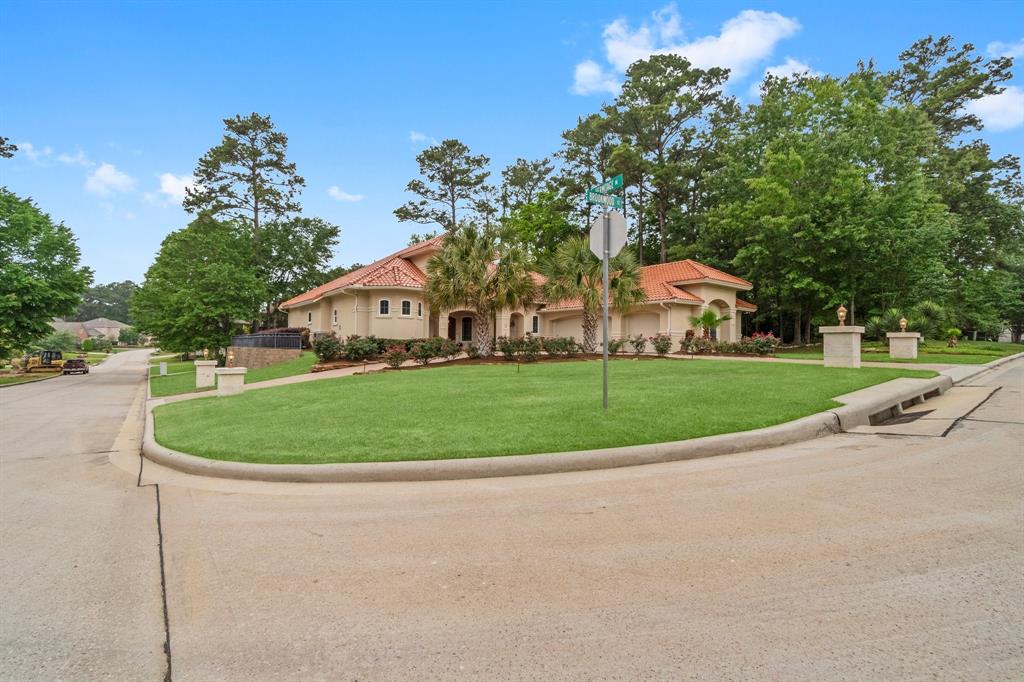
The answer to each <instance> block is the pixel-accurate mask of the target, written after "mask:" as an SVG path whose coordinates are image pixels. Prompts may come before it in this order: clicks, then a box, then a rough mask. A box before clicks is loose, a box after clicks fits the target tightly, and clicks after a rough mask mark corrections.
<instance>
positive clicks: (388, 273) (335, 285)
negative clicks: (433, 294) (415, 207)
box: [281, 234, 444, 308]
mask: <svg viewBox="0 0 1024 682" xmlns="http://www.w3.org/2000/svg"><path fill="white" fill-rule="evenodd" d="M443 241H444V235H443V234H440V235H438V236H436V237H434V238H433V239H428V240H426V241H424V242H420V243H419V244H413V245H412V246H407V247H405V248H404V249H402V250H401V251H396V252H395V253H393V254H391V255H390V256H386V257H384V258H381V259H380V260H378V261H375V262H373V263H370V264H369V265H367V266H365V267H362V268H359V269H358V270H353V271H352V272H350V273H348V274H345V275H342V276H341V277H338V278H337V279H333V280H331V281H330V282H327V283H326V284H321V285H320V286H318V287H315V288H313V289H310V290H309V291H307V292H305V293H303V294H299V295H298V296H295V297H294V298H290V299H288V300H287V301H285V302H284V303H282V304H281V307H282V308H288V307H289V306H293V305H298V304H300V303H308V302H310V301H315V300H317V299H318V298H320V297H321V296H323V295H324V294H326V293H327V292H329V291H334V290H336V289H340V288H342V287H351V286H366V287H410V288H418V289H421V288H423V286H424V285H425V284H426V281H427V278H426V275H424V274H423V271H422V270H420V269H419V268H418V267H416V266H415V265H413V263H412V261H410V260H408V258H409V257H410V256H413V255H414V254H416V253H419V252H420V251H423V250H425V249H430V248H439V247H440V246H441V243H442V242H443Z"/></svg>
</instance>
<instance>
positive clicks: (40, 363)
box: [25, 350, 64, 372]
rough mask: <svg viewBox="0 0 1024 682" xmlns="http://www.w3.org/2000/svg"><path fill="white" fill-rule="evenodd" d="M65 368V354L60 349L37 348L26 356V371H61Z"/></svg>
mask: <svg viewBox="0 0 1024 682" xmlns="http://www.w3.org/2000/svg"><path fill="white" fill-rule="evenodd" d="M63 368H64V354H63V353H61V352H60V351H59V350H37V351H36V352H35V353H32V354H31V355H29V356H28V357H27V358H25V371H26V372H31V371H32V370H36V371H40V372H59V371H61V370H62V369H63Z"/></svg>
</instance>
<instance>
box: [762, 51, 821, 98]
mask: <svg viewBox="0 0 1024 682" xmlns="http://www.w3.org/2000/svg"><path fill="white" fill-rule="evenodd" d="M798 73H806V74H807V75H809V76H820V75H821V72H820V71H815V70H814V69H812V68H811V67H810V65H808V64H805V63H804V62H802V61H800V60H798V59H793V58H792V57H786V61H784V62H782V63H781V64H776V65H775V66H769V67H767V68H766V69H765V70H764V74H763V75H762V76H761V80H759V81H754V82H753V83H751V84H750V96H751V97H758V96H759V95H760V94H761V83H762V82H764V79H765V77H766V76H775V77H777V78H785V77H787V76H792V75H795V74H798Z"/></svg>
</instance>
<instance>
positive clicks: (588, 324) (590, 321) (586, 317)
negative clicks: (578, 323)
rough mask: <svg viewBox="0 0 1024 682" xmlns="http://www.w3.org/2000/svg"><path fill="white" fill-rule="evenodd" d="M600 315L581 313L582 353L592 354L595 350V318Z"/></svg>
mask: <svg viewBox="0 0 1024 682" xmlns="http://www.w3.org/2000/svg"><path fill="white" fill-rule="evenodd" d="M599 315H600V313H598V314H594V313H592V312H587V311H586V310H584V311H583V344H582V345H583V352H584V353H593V352H594V351H595V350H597V318H598V316H599Z"/></svg>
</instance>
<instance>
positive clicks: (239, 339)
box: [231, 334, 302, 349]
mask: <svg viewBox="0 0 1024 682" xmlns="http://www.w3.org/2000/svg"><path fill="white" fill-rule="evenodd" d="M231 345H232V346H240V347H242V348H298V349H301V348H302V334H242V335H240V336H232V337H231Z"/></svg>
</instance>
